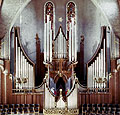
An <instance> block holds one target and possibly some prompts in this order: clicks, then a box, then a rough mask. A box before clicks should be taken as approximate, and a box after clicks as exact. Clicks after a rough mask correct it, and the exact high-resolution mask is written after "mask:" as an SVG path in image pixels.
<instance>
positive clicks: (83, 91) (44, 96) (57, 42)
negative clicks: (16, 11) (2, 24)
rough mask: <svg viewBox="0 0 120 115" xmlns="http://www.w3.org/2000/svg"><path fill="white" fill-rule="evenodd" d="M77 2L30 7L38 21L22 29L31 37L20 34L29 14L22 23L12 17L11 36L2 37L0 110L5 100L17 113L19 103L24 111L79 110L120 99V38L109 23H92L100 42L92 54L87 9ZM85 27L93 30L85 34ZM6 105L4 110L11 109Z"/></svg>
mask: <svg viewBox="0 0 120 115" xmlns="http://www.w3.org/2000/svg"><path fill="white" fill-rule="evenodd" d="M36 1H37V0H36ZM59 2H60V1H59ZM78 2H79V1H78ZM78 2H77V0H76V1H75V0H73V1H68V2H65V3H64V5H63V7H60V6H57V5H56V4H57V3H56V2H55V1H54V0H52V1H47V0H46V1H44V2H41V6H42V8H41V9H42V12H40V13H41V14H40V13H39V15H40V17H39V16H37V13H38V11H37V10H38V9H39V8H38V7H35V10H36V11H35V12H34V13H33V12H32V13H33V14H34V18H35V15H36V18H35V20H37V22H38V23H35V22H33V23H32V22H31V24H30V25H33V27H34V28H33V29H32V31H34V29H36V28H37V29H38V30H37V33H34V35H33V34H32V31H31V33H30V32H29V31H27V32H26V34H25V35H26V36H29V35H31V36H32V39H29V38H26V37H24V36H23V33H24V32H23V31H24V29H26V28H27V27H26V22H25V23H23V22H21V20H22V19H23V20H24V18H26V17H27V16H26V17H22V16H20V17H19V18H20V19H19V18H18V19H19V20H20V22H19V23H20V24H18V22H16V23H15V24H14V25H13V26H12V28H11V29H10V32H9V34H10V35H9V37H10V39H9V40H8V41H7V40H6V41H5V40H4V39H2V40H0V54H1V55H0V104H1V105H3V106H2V108H0V113H2V112H3V109H4V107H5V106H6V105H7V104H8V105H9V107H10V105H11V104H13V105H14V107H13V108H14V109H13V111H14V113H15V112H16V113H17V114H19V113H20V109H18V108H19V107H20V108H22V110H21V111H22V113H23V114H24V113H25V111H27V110H28V112H27V113H29V112H30V111H32V110H33V113H43V114H44V115H63V114H64V115H67V114H68V115H70V114H72V115H78V114H80V113H85V114H86V111H84V109H83V108H82V107H84V106H85V105H86V104H88V105H90V104H91V105H94V104H102V105H103V104H106V103H107V104H119V103H120V98H119V96H120V93H119V92H120V84H119V82H120V39H119V37H118V36H116V34H115V33H114V31H113V28H112V26H111V25H110V24H106V23H104V24H101V23H102V22H100V24H99V25H100V26H98V27H97V26H96V28H97V29H98V30H99V33H100V35H98V36H97V37H98V39H97V40H98V42H99V43H98V44H97V45H96V48H94V47H93V50H95V51H93V52H92V53H91V49H89V48H90V44H91V46H93V43H94V42H95V41H94V40H93V39H92V38H91V40H90V39H89V37H91V32H93V31H92V29H91V28H90V27H89V23H88V22H87V21H86V20H87V18H85V15H87V13H86V14H84V13H83V12H84V10H85V8H83V9H82V10H81V11H80V10H78V9H80V7H79V5H78V4H77V3H78ZM31 3H32V2H31ZM62 3H63V1H62V2H61V4H62ZM33 4H35V3H33ZM33 6H34V5H33ZM33 6H32V7H33ZM36 6H37V4H36ZM25 9H27V8H25ZM27 10H28V11H29V9H27ZM32 10H33V9H32ZM60 11H61V12H60ZM62 11H64V12H62ZM91 11H92V10H91ZM21 12H22V11H21ZM24 12H26V10H25V11H24ZM58 12H59V14H57V13H58ZM21 14H22V13H21ZM82 15H84V16H83V17H82V19H81V17H80V16H82ZM62 16H63V17H62ZM28 18H29V17H28ZM28 18H27V21H29V19H31V20H32V21H33V19H32V17H31V18H29V19H28ZM39 22H40V23H39ZM106 22H107V21H106ZM41 23H42V24H41ZM37 24H38V25H37ZM81 25H82V26H81ZM86 25H87V28H86ZM38 26H40V27H38ZM92 26H94V23H92ZM23 28H24V29H23ZM28 28H29V30H30V29H31V28H30V27H29V25H28ZM88 29H91V31H90V32H88V33H87V32H86V30H88ZM94 31H95V30H94ZM95 32H96V31H95ZM81 33H82V34H81ZM93 33H94V32H93ZM95 34H96V33H95ZM97 34H98V33H97ZM35 35H36V36H35ZM88 35H89V37H88ZM31 36H29V37H31ZM33 36H34V37H33ZM80 36H81V37H80ZM92 37H93V38H94V36H92ZM28 39H29V40H28ZM88 41H89V42H88ZM7 42H8V45H6V43H7ZM31 42H33V45H32V43H31ZM34 43H35V44H34ZM7 48H8V50H7V51H6V49H7ZM33 49H35V51H32V52H29V51H30V50H33ZM5 51H6V52H5ZM9 51H10V52H9ZM86 51H88V52H87V53H86ZM7 52H9V56H8V58H6V55H7ZM3 54H4V55H3ZM89 56H90V57H89ZM34 59H35V60H34ZM86 59H89V60H87V61H86ZM17 104H18V105H17ZM83 105H84V106H83ZM16 106H19V107H17V109H16V111H15V108H16ZM22 106H23V107H22ZM0 107H1V106H0ZM31 107H32V110H31ZM85 107H86V106H85ZM87 107H88V106H87ZM26 108H27V110H26ZM5 110H6V111H5V113H6V114H7V112H8V110H9V109H8V108H7V107H6V109H5ZM10 110H11V111H10V112H12V108H10ZM111 110H112V109H111ZM116 110H117V109H116ZM36 111H37V112H36ZM102 111H103V110H102ZM92 112H93V113H94V110H93V111H92ZM97 112H99V110H98V111H97Z"/></svg>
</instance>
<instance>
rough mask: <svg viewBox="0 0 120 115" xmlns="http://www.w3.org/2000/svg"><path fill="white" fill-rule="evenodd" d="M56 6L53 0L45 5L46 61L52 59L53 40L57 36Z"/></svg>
mask: <svg viewBox="0 0 120 115" xmlns="http://www.w3.org/2000/svg"><path fill="white" fill-rule="evenodd" d="M54 31H55V8H54V4H53V3H52V2H47V3H46V4H45V6H44V61H45V62H46V61H50V62H51V61H52V40H53V38H54V36H55V32H54Z"/></svg>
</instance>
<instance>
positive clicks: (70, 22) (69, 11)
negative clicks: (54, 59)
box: [66, 2, 77, 61]
mask: <svg viewBox="0 0 120 115" xmlns="http://www.w3.org/2000/svg"><path fill="white" fill-rule="evenodd" d="M76 13H77V12H76V5H75V3H74V2H68V3H67V6H66V28H67V30H66V31H67V32H66V33H67V39H69V61H76V60H77V54H76V52H77V36H76V25H77V24H76V22H77V21H76V18H77V16H76Z"/></svg>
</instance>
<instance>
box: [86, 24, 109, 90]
mask: <svg viewBox="0 0 120 115" xmlns="http://www.w3.org/2000/svg"><path fill="white" fill-rule="evenodd" d="M106 32H107V31H106V27H105V26H104V27H102V39H101V42H100V44H99V46H98V48H97V50H96V52H95V54H94V55H93V57H92V58H91V59H90V61H88V63H87V70H88V73H87V77H89V81H91V80H93V81H92V85H91V84H90V83H89V81H88V87H93V88H106V87H107V86H106V80H105V78H106V79H107V76H106V75H107V72H108V71H107V69H106V67H108V63H107V62H109V61H106V60H108V58H107V55H108V54H107V53H109V52H107V50H106V49H107V44H108V43H107V36H106ZM91 71H92V75H91ZM90 79H91V80H90Z"/></svg>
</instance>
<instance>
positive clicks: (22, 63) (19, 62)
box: [15, 33, 35, 89]
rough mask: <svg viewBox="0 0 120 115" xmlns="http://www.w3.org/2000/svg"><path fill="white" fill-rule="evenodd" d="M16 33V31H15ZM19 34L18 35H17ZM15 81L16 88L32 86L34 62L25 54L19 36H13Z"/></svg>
mask: <svg viewBox="0 0 120 115" xmlns="http://www.w3.org/2000/svg"><path fill="white" fill-rule="evenodd" d="M15 34H16V33H15ZM18 36H19V35H18ZM15 40H16V42H15V54H16V55H15V63H16V65H15V72H16V73H15V75H16V76H15V77H16V79H15V82H16V88H19V89H20V88H23V86H24V87H29V86H30V87H33V86H34V77H35V76H34V63H33V62H32V61H31V60H30V59H29V58H28V57H27V55H26V54H25V52H24V50H23V48H22V46H21V43H20V38H19V37H15ZM29 84H30V85H29Z"/></svg>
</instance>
